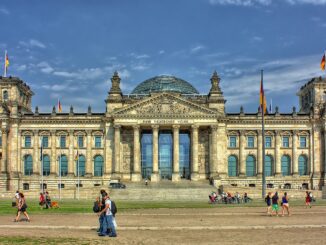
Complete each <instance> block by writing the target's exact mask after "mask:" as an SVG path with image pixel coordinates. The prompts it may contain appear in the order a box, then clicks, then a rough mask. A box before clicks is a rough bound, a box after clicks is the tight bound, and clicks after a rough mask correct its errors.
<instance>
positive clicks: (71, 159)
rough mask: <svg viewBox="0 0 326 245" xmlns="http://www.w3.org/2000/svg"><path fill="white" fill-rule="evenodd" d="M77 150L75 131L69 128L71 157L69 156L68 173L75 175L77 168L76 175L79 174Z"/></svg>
mask: <svg viewBox="0 0 326 245" xmlns="http://www.w3.org/2000/svg"><path fill="white" fill-rule="evenodd" d="M76 153H77V152H74V131H73V130H69V157H68V175H69V176H74V173H75V172H74V170H75V169H76V175H77V168H76V163H75V157H74V156H75V154H76Z"/></svg>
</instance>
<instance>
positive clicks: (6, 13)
mask: <svg viewBox="0 0 326 245" xmlns="http://www.w3.org/2000/svg"><path fill="white" fill-rule="evenodd" d="M0 14H5V15H9V14H10V12H9V10H8V9H6V8H0Z"/></svg>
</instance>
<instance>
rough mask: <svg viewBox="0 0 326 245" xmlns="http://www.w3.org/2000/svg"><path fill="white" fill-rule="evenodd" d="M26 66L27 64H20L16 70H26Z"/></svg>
mask: <svg viewBox="0 0 326 245" xmlns="http://www.w3.org/2000/svg"><path fill="white" fill-rule="evenodd" d="M26 68H27V66H26V65H20V66H18V67H17V68H16V70H17V71H25V70H26Z"/></svg>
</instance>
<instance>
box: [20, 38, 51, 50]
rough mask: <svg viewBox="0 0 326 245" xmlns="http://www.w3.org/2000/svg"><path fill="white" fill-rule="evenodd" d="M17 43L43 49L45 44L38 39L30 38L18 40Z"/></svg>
mask: <svg viewBox="0 0 326 245" xmlns="http://www.w3.org/2000/svg"><path fill="white" fill-rule="evenodd" d="M19 44H20V45H22V46H24V47H28V48H32V47H37V48H43V49H44V48H46V45H45V44H44V43H42V42H41V41H38V40H36V39H30V40H29V41H27V42H26V41H20V42H19Z"/></svg>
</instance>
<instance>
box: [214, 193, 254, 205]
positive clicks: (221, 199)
mask: <svg viewBox="0 0 326 245" xmlns="http://www.w3.org/2000/svg"><path fill="white" fill-rule="evenodd" d="M208 198H209V200H210V202H211V203H225V204H228V203H238V204H240V203H243V202H244V203H247V202H250V201H252V198H250V197H249V196H248V194H247V193H246V192H245V193H244V194H243V195H242V196H241V194H240V193H239V192H236V193H235V194H234V195H232V193H231V192H222V193H221V194H220V195H218V194H217V193H216V192H215V191H213V192H212V193H211V194H210V195H209V196H208Z"/></svg>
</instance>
